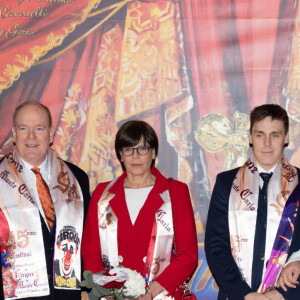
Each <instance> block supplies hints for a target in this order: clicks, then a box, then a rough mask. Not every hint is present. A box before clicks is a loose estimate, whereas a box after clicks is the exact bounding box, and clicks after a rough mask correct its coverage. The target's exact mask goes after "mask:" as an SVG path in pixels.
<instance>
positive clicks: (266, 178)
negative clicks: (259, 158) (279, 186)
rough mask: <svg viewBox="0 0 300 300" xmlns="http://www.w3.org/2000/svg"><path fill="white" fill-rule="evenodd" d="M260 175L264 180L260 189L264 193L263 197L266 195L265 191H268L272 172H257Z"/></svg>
mask: <svg viewBox="0 0 300 300" xmlns="http://www.w3.org/2000/svg"><path fill="white" fill-rule="evenodd" d="M259 175H260V177H261V178H262V180H263V181H264V184H263V187H262V191H263V194H264V197H265V198H266V197H267V193H268V185H269V181H270V179H271V177H272V175H273V173H272V172H271V173H260V174H259Z"/></svg>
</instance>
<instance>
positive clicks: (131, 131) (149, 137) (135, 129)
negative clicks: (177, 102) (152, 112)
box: [115, 120, 158, 171]
mask: <svg viewBox="0 0 300 300" xmlns="http://www.w3.org/2000/svg"><path fill="white" fill-rule="evenodd" d="M141 140H144V144H145V145H147V146H150V147H151V149H154V150H155V156H157V154H158V138H157V135H156V133H155V131H154V129H153V128H152V127H151V126H150V125H149V124H148V123H146V122H144V121H140V120H132V121H128V122H126V123H124V124H123V125H122V126H121V127H120V129H119V130H118V132H117V135H116V140H115V150H116V155H117V158H118V160H119V161H120V163H121V165H122V169H123V171H125V166H124V164H123V162H122V161H121V150H122V148H124V147H133V146H135V145H137V144H138V143H139V142H140V141H141ZM154 164H155V159H153V160H152V164H151V168H152V167H153V166H154Z"/></svg>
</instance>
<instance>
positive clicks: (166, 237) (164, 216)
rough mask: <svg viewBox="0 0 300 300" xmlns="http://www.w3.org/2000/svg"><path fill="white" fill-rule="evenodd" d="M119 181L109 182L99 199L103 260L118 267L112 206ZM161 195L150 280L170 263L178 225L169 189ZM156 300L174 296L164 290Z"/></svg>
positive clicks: (149, 267) (156, 219)
mask: <svg viewBox="0 0 300 300" xmlns="http://www.w3.org/2000/svg"><path fill="white" fill-rule="evenodd" d="M116 180H117V179H114V180H113V181H112V182H110V183H109V184H108V186H107V187H106V188H105V190H104V191H103V193H102V195H101V197H100V200H99V202H98V226H99V235H100V247H101V254H102V263H103V265H104V267H105V268H110V267H116V266H118V265H119V254H118V237H117V231H118V230H117V229H118V219H117V217H116V215H115V214H114V212H113V210H112V208H111V207H110V205H109V202H110V200H111V199H113V197H114V196H115V194H112V193H110V192H109V190H110V188H111V187H112V186H113V185H114V183H115V182H116ZM160 196H161V197H162V199H163V200H164V204H163V205H162V206H161V207H160V208H159V210H158V211H157V212H156V214H155V221H156V236H155V243H153V246H152V247H153V249H152V250H151V251H148V253H149V252H151V253H152V255H153V259H152V263H151V265H150V266H148V267H147V268H148V269H149V276H148V278H147V279H148V281H149V282H152V281H154V279H155V278H156V277H157V276H159V275H160V274H161V273H162V272H163V271H164V270H165V268H166V267H167V266H168V265H169V264H170V262H171V253H172V247H173V239H174V227H173V217H172V205H171V201H170V194H169V191H168V190H166V191H164V192H163V193H161V194H160ZM150 244H151V243H150ZM150 247H151V245H150ZM154 299H155V300H160V299H170V297H167V296H166V295H164V294H163V293H161V294H159V295H157V296H156V297H155V298H154Z"/></svg>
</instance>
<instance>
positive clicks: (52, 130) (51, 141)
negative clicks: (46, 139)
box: [50, 127, 54, 146]
mask: <svg viewBox="0 0 300 300" xmlns="http://www.w3.org/2000/svg"><path fill="white" fill-rule="evenodd" d="M53 140H54V129H53V127H50V146H52V144H53Z"/></svg>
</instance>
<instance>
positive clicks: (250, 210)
mask: <svg viewBox="0 0 300 300" xmlns="http://www.w3.org/2000/svg"><path fill="white" fill-rule="evenodd" d="M250 122H251V123H250V146H252V148H253V151H252V154H250V156H249V158H248V160H247V161H246V163H245V164H244V165H243V166H242V167H240V168H236V169H234V170H230V171H226V172H223V173H220V174H218V176H217V179H216V184H215V187H214V190H213V193H212V198H211V202H210V208H209V213H208V219H207V227H206V234H205V252H206V257H207V261H208V264H209V267H210V268H211V271H212V273H213V276H214V277H215V279H216V281H217V283H218V284H219V287H220V290H219V296H218V300H221V299H229V300H238V299H245V300H252V299H257V300H260V299H261V300H263V299H265V300H267V299H272V300H277V299H286V300H289V299H300V294H299V287H298V285H297V281H296V280H295V278H293V279H292V280H282V279H279V281H278V276H280V274H285V273H286V274H287V276H288V277H289V278H291V277H292V275H297V274H299V273H298V269H299V267H298V266H299V260H298V259H299V256H298V257H297V255H296V256H294V258H290V256H291V254H293V253H294V252H297V251H298V250H299V249H300V239H298V238H296V237H298V236H299V233H300V232H299V230H300V217H299V216H298V206H299V169H297V168H295V167H293V166H292V165H290V164H289V163H288V162H287V160H286V158H285V156H284V154H283V151H284V147H285V146H287V145H288V142H289V134H288V130H289V121H288V116H287V113H286V111H285V110H284V109H283V108H281V107H280V106H279V105H274V104H265V105H262V106H259V107H256V108H255V109H254V110H253V111H252V112H251V116H250ZM287 263H288V264H287ZM286 265H287V267H286V269H284V271H283V272H282V273H281V270H282V268H284V267H285V266H286ZM285 270H287V271H286V272H285ZM281 276H283V275H281ZM287 276H286V277H287ZM294 277H295V276H294ZM277 281H278V282H279V286H278V287H276V282H277ZM281 287H283V288H284V289H282V288H281Z"/></svg>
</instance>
